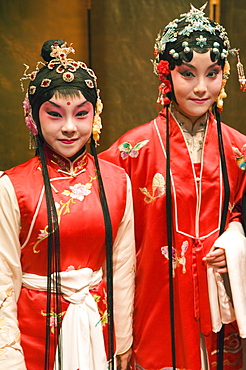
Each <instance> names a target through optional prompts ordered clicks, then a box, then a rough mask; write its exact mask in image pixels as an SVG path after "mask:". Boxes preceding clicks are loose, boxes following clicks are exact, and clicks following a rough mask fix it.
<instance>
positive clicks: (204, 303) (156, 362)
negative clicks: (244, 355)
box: [100, 112, 245, 370]
mask: <svg viewBox="0 0 246 370" xmlns="http://www.w3.org/2000/svg"><path fill="white" fill-rule="evenodd" d="M165 124H166V119H165V115H164V113H162V112H161V113H160V114H159V116H158V118H157V119H156V120H154V121H151V122H149V123H147V124H144V125H141V126H139V127H137V128H135V129H132V130H131V131H129V132H127V133H126V134H124V135H123V136H122V137H121V138H120V139H119V140H117V141H116V142H115V143H114V144H113V145H112V146H111V147H110V148H109V149H108V150H107V151H105V152H103V153H101V154H100V156H101V158H103V159H106V160H109V161H111V162H113V163H115V164H117V165H119V166H121V167H123V168H124V169H125V170H126V172H127V173H128V174H129V176H130V178H131V181H132V188H133V200H134V213H135V232H136V248H137V272H136V293H135V307H134V352H135V361H136V368H137V369H148V370H157V369H158V370H159V369H169V368H171V367H172V358H171V334H170V311H169V310H170V308H169V273H168V254H167V244H168V243H167V230H166V196H165V173H166V154H165V132H166V128H165ZM222 132H223V143H224V149H225V157H226V164H227V171H228V176H229V183H230V192H231V194H230V209H231V208H232V206H233V204H234V203H235V202H236V200H237V199H236V197H237V194H238V192H239V190H240V183H241V180H242V176H243V174H242V171H241V170H240V169H239V168H238V166H237V164H236V161H235V156H234V154H233V151H232V147H233V146H235V147H238V148H241V147H242V145H243V144H244V143H245V136H244V135H242V134H240V133H239V132H237V131H236V130H234V129H232V128H230V127H228V126H226V125H224V124H222ZM170 153H171V182H172V198H173V199H172V204H173V212H172V214H173V275H174V276H173V283H174V305H175V340H176V367H177V369H182V370H184V369H186V370H188V369H189V370H200V369H201V360H200V332H202V333H203V334H204V335H205V338H206V342H207V351H208V356H209V359H210V366H211V368H212V364H213V366H215V364H216V361H217V357H216V353H215V352H213V351H214V350H215V349H216V348H214V347H213V346H211V344H210V340H208V339H209V338H210V336H211V330H212V329H211V319H210V308H209V300H208V288H207V271H206V264H205V263H204V262H203V261H202V258H203V257H204V256H205V255H206V254H207V253H208V252H209V250H210V249H211V247H212V246H213V243H214V241H215V240H216V239H217V238H218V236H219V228H220V221H221V213H222V207H223V182H222V172H221V166H220V156H219V146H218V134H217V126H216V122H215V120H214V117H213V115H212V114H210V116H209V122H208V124H207V128H206V133H205V138H204V144H203V152H202V159H201V164H196V166H194V164H193V163H192V161H191V157H190V154H189V150H188V147H187V144H186V141H185V138H184V135H183V133H182V130H181V128H180V126H179V125H178V124H177V122H176V121H175V119H174V118H173V117H172V115H171V116H170ZM229 215H230V211H229V210H228V218H229ZM227 222H228V220H227ZM230 330H231V332H230V334H228V336H226V342H225V346H226V348H227V353H225V355H224V358H225V360H226V362H225V363H227V365H226V364H225V365H224V369H232V368H233V369H240V368H241V352H240V339H239V337H238V333H237V331H236V330H234V329H233V327H232V328H230Z"/></svg>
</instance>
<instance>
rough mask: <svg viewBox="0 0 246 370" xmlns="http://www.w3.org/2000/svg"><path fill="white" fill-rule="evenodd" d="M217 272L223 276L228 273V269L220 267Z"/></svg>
mask: <svg viewBox="0 0 246 370" xmlns="http://www.w3.org/2000/svg"><path fill="white" fill-rule="evenodd" d="M217 272H219V273H220V274H225V273H226V272H228V268H227V266H223V267H220V268H219V269H218V270H217Z"/></svg>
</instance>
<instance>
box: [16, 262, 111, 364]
mask: <svg viewBox="0 0 246 370" xmlns="http://www.w3.org/2000/svg"><path fill="white" fill-rule="evenodd" d="M51 278H52V284H51V285H52V291H54V286H55V275H54V274H52V276H51ZM101 280H102V270H101V269H100V270H98V271H95V272H93V270H92V269H90V268H83V269H80V270H72V271H64V272H60V284H61V292H62V295H63V297H64V299H66V300H67V301H69V302H70V303H71V304H70V305H69V306H68V309H67V311H66V314H65V316H64V319H63V322H62V329H61V339H62V340H61V343H62V351H61V353H62V364H63V368H64V369H66V370H78V369H79V370H82V369H86V370H106V369H107V359H106V354H105V348H104V340H103V333H102V327H101V325H100V315H99V313H98V308H97V304H96V302H95V300H94V298H93V297H92V295H91V294H90V289H92V288H94V287H95V286H96V285H98V284H99V282H100V281H101ZM22 282H23V286H25V287H26V288H28V289H32V290H42V291H46V290H47V277H46V276H40V275H35V274H28V273H23V276H22ZM55 368H57V369H58V368H59V367H58V358H57V356H56V363H55V365H54V369H55Z"/></svg>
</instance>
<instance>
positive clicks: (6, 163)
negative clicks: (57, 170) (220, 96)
mask: <svg viewBox="0 0 246 370" xmlns="http://www.w3.org/2000/svg"><path fill="white" fill-rule="evenodd" d="M192 3H193V5H194V6H196V7H201V6H202V5H203V2H202V1H200V0H193V1H192ZM189 4H190V1H189V0H175V1H170V0H168V1H167V0H124V1H123V0H92V1H86V0H71V1H70V2H69V3H68V2H67V1H66V0H42V1H41V2H36V1H31V0H11V1H9V0H1V2H0V14H1V19H0V46H1V59H0V86H1V89H0V99H1V106H0V170H4V169H6V168H9V167H11V166H14V165H16V164H19V163H21V162H23V161H25V160H27V159H29V158H30V157H31V156H32V155H33V151H30V150H28V130H27V129H26V128H25V124H24V119H23V111H22V101H23V99H24V94H23V93H22V92H21V90H20V85H19V79H20V78H21V77H22V75H23V71H24V67H23V63H27V64H29V65H30V70H31V71H32V70H34V69H35V66H36V61H37V60H39V57H38V55H39V53H40V52H39V51H40V48H41V45H42V43H43V41H45V40H47V39H50V38H56V37H58V38H63V39H65V40H66V41H67V42H68V43H70V42H73V44H74V47H75V49H76V59H77V60H83V61H85V62H86V63H88V60H89V58H88V14H90V18H91V27H90V30H91V32H90V34H91V60H92V67H93V69H94V70H95V72H96V74H97V76H98V87H99V88H100V89H101V97H102V100H103V103H104V111H103V114H102V120H103V131H102V135H101V145H100V147H99V151H101V150H104V149H105V148H107V147H108V146H109V145H110V144H111V143H112V142H113V141H114V140H115V139H116V138H118V137H119V136H120V135H121V134H122V133H124V132H125V131H127V130H129V129H130V128H132V127H135V126H137V125H140V124H142V123H144V122H147V121H149V120H150V119H152V118H154V117H155V116H156V114H157V110H156V98H157V86H158V79H157V77H155V75H154V74H153V72H152V64H151V62H150V59H152V58H153V45H154V40H155V38H156V35H157V33H158V31H159V30H162V29H163V28H164V26H165V25H166V24H167V23H168V22H169V21H171V20H173V19H174V18H176V17H178V16H179V15H180V13H186V12H188V11H189V8H190V6H189ZM90 8H91V10H89V9H90ZM206 15H209V4H208V6H207V10H206ZM245 19H246V2H245V0H221V19H220V22H221V24H223V25H224V26H225V28H226V29H227V32H228V34H229V37H230V40H231V45H232V46H233V47H237V48H240V49H241V60H242V62H244V64H245V68H246V45H245V41H244V40H245V39H246V28H245ZM230 64H231V76H230V79H229V81H228V83H227V87H226V91H227V93H228V98H227V99H225V104H224V106H225V108H224V112H223V113H222V119H223V121H224V122H226V123H227V124H228V125H230V126H232V127H234V128H236V129H238V130H239V131H241V132H243V133H245V134H246V125H245V121H246V120H245V118H246V110H245V109H244V108H245V106H246V93H242V92H241V91H240V90H239V84H238V80H237V74H236V59H235V58H232V57H231V58H230Z"/></svg>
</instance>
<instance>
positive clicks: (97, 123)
mask: <svg viewBox="0 0 246 370" xmlns="http://www.w3.org/2000/svg"><path fill="white" fill-rule="evenodd" d="M52 41H53V45H51V46H50V48H51V52H49V53H48V54H49V55H46V57H45V53H43V54H44V58H45V59H46V60H47V61H46V63H43V62H41V61H39V62H37V65H36V69H35V70H34V71H33V72H31V73H28V69H29V66H28V65H26V64H24V66H25V68H26V69H25V71H24V76H23V77H22V78H21V79H20V81H21V88H22V91H25V89H24V86H23V81H24V80H30V84H29V87H28V90H27V93H26V97H25V100H24V102H23V108H24V114H25V121H26V126H27V127H28V128H29V129H30V130H31V132H32V134H33V135H34V136H36V135H37V134H38V129H37V125H36V123H35V122H34V119H33V116H32V107H31V105H33V103H32V101H33V102H35V101H36V99H35V95H37V98H38V94H39V93H40V94H41V93H43V92H44V91H47V90H48V89H52V90H53V89H54V90H55V89H56V88H57V89H58V88H59V87H63V88H67V87H69V84H70V83H72V86H71V87H72V88H73V87H74V86H76V88H78V90H80V88H81V83H85V84H86V86H87V87H88V88H89V89H95V90H96V95H97V98H96V103H95V115H94V120H93V125H92V134H93V138H94V140H95V141H96V142H97V141H98V140H99V135H100V132H101V128H102V125H101V117H100V114H101V113H102V108H103V105H102V102H101V99H100V90H99V89H98V88H97V77H96V75H95V73H94V71H93V70H92V69H90V68H88V67H87V65H86V64H85V63H83V62H80V61H75V60H74V59H71V58H68V54H70V53H73V54H74V53H75V50H74V49H73V48H72V44H70V46H67V43H66V42H65V43H63V44H62V45H59V42H58V41H57V40H52ZM46 54H47V52H46ZM40 66H41V67H40ZM80 68H81V69H82V70H84V71H85V72H86V74H85V76H88V78H83V80H81V78H80V79H78V81H76V82H75V76H76V71H78V70H79V69H80ZM30 101H31V104H30Z"/></svg>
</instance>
